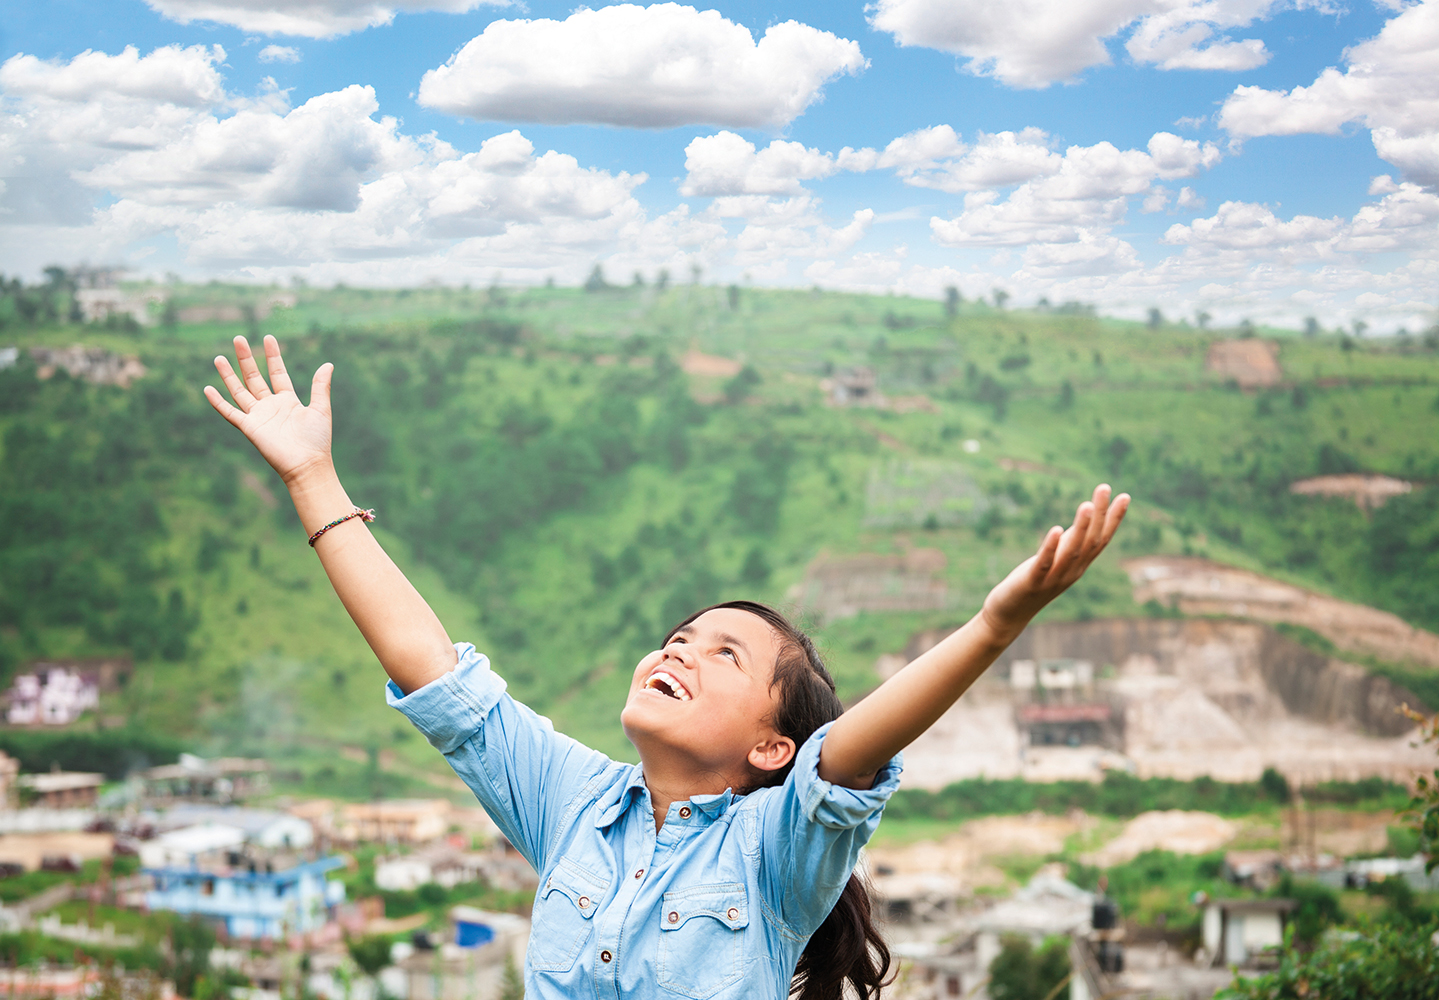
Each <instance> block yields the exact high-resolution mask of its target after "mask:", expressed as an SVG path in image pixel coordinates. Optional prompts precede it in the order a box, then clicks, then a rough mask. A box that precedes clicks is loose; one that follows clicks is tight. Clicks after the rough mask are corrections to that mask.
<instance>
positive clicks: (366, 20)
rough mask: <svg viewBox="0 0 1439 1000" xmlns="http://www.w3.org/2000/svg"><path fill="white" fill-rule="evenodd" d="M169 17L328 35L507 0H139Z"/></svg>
mask: <svg viewBox="0 0 1439 1000" xmlns="http://www.w3.org/2000/svg"><path fill="white" fill-rule="evenodd" d="M145 2H146V3H147V4H149V5H150V8H151V9H152V10H154V11H157V12H158V13H160V14H163V15H164V16H165V17H168V18H169V19H170V20H172V21H179V22H180V23H181V24H189V23H190V22H192V21H213V22H215V23H216V24H229V25H233V26H235V27H237V28H239V29H240V30H242V31H253V32H256V33H258V34H262V35H299V36H302V37H304V38H333V37H334V36H336V35H345V34H349V33H350V32H352V31H361V30H363V29H365V28H373V27H377V26H379V25H382V24H389V23H390V22H391V21H393V20H394V18H395V14H397V13H400V12H404V13H418V12H420V11H443V12H446V13H450V14H463V13H464V12H465V11H469V10H474V9H475V8H476V7H479V6H482V5H489V6H492V7H507V6H509V0H299V2H290V0H145Z"/></svg>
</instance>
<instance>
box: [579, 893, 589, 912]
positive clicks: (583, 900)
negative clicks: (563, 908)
mask: <svg viewBox="0 0 1439 1000" xmlns="http://www.w3.org/2000/svg"><path fill="white" fill-rule="evenodd" d="M589 908H590V897H588V896H581V897H580V909H582V910H588V909H589Z"/></svg>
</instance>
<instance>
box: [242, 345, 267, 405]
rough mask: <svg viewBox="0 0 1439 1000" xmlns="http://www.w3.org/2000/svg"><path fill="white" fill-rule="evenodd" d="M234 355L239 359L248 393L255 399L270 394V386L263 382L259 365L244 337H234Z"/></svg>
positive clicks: (263, 378)
mask: <svg viewBox="0 0 1439 1000" xmlns="http://www.w3.org/2000/svg"><path fill="white" fill-rule="evenodd" d="M235 357H236V358H238V359H239V361H240V375H241V376H242V377H243V378H244V380H245V388H247V389H249V390H250V395H252V396H254V397H255V398H256V399H264V398H265V397H266V396H268V395H270V387H269V386H268V385H266V384H265V376H263V375H261V374H260V366H259V364H258V363H256V361H255V354H254V352H253V351H251V350H250V342H249V341H248V340H246V339H245V338H244V337H236V338H235Z"/></svg>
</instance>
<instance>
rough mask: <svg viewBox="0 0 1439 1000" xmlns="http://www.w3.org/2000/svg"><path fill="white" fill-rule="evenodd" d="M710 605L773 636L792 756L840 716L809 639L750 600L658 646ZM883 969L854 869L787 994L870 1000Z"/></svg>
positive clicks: (886, 971)
mask: <svg viewBox="0 0 1439 1000" xmlns="http://www.w3.org/2000/svg"><path fill="white" fill-rule="evenodd" d="M717 608H733V609H735V610H738V611H748V612H749V613H750V614H752V615H755V616H756V617H758V618H761V619H763V620H764V621H765V623H766V624H768V625H769V626H770V628H772V629H774V631H775V634H776V635H778V636H779V638H780V651H779V657H778V659H777V660H776V661H775V666H774V679H773V680H772V681H771V686H772V687H778V688H779V698H778V703H779V704H778V707H777V708H776V709H775V716H774V718H773V719H772V720H771V724H772V725H773V726H774V728H775V730H776V731H777V732H778V733H780V734H781V735H783V736H787V737H789V738H790V739H792V740H794V745H795V749H796V751H798V749H799V748H800V747H801V746H803V745H804V743H805V741H806V740H808V739H809V738H810V737H811V736H813V735H814V732H815V730H817V729H819V727H820V726H822V725H824V724H825V723H826V722H833V721H834V720H835V719H838V718H839V717H840V715H841V714H842V713H843V712H844V706H843V705H841V704H840V701H839V696H838V695H836V694H835V690H834V678H833V677H831V676H830V675H829V671H828V670H826V669H825V666H824V661H823V660H821V659H820V656H819V651H818V650H816V649H815V648H814V643H813V642H812V641H811V640H810V638H809V636H807V635H805V634H804V633H803V632H801V631H800V630H799V629H797V628H795V627H794V626H793V625H792V624H790V622H789V619H787V618H785V616H784V615H782V614H780V613H779V612H778V611H776V610H774V609H773V608H771V607H769V606H768V605H764V604H759V603H757V602H755V601H726V602H725V603H723V604H716V605H714V606H713V607H709V608H704V609H703V610H701V611H696V612H695V613H694V614H692V615H690V616H689V617H688V618H686V619H685V620H684V621H682V622H680V623H679V624H678V625H676V626H675V627H674V628H672V629H670V634H669V635H668V636H666V637H665V642H666V643H668V642H669V640H670V638H671V637H673V636H674V634H675V633H676V632H678V631H679V630H680V629H682V628H684V627H685V626H686V625H688V624H690V622H692V621H694V620H695V619H696V618H698V617H699V616H700V615H702V614H704V613H705V612H706V611H713V610H715V609H717ZM793 769H794V760H793V759H791V760H790V762H789V763H788V764H786V765H785V766H784V767H782V768H779V769H778V770H775V771H759V770H756V771H755V784H754V786H753V787H752V788H751V789H750V790H753V789H755V788H764V787H769V786H774V785H782V784H784V781H785V779H786V778H788V777H789V773H790V771H791V770H793ZM890 969H891V963H890V954H889V948H888V947H887V946H886V945H885V943H884V938H883V937H882V936H881V935H880V933H879V929H878V928H877V927H875V925H874V920H873V912H872V907H871V904H870V894H869V886H868V884H867V882H866V880H865V879H864V878H863V876H861V875H860V874H859V873H858V872H855V873H852V874H851V875H850V877H849V881H848V882H846V883H845V886H844V891H843V892H841V893H840V896H839V902H837V903H835V904H834V909H832V910H831V911H830V913H829V916H827V917H825V918H824V923H822V924H820V925H819V929H818V930H816V931H815V932H814V934H812V935H811V936H810V939H809V942H808V943H807V944H806V945H805V948H804V952H803V954H801V955H800V957H799V963H798V964H797V965H796V966H795V970H794V979H793V980H792V981H791V982H790V988H789V993H790V996H791V997H797V998H798V1000H842V998H843V997H844V994H845V984H846V983H848V984H849V985H850V986H851V987H852V989H853V990H854V993H855V995H857V996H858V997H860V998H862V1000H870V998H871V997H878V996H879V994H880V990H881V989H882V988H883V987H885V986H888V985H889V984H890V983H891V982H892V981H893V976H891V975H890ZM896 971H898V970H896Z"/></svg>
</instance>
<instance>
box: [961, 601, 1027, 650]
mask: <svg viewBox="0 0 1439 1000" xmlns="http://www.w3.org/2000/svg"><path fill="white" fill-rule="evenodd" d="M974 620H975V621H976V622H978V623H979V627H980V628H981V629H982V630H983V633H984V637H985V640H986V641H987V642H989V643H990V644H992V645H994V646H997V647H998V648H999V649H1000V650H1004V649H1007V648H1008V647H1009V646H1010V645H1012V644H1013V643H1014V640H1016V639H1018V638H1019V634H1020V633H1021V632H1023V631H1024V630H1025V629H1026V628H1027V627H1028V626H1029V619H1028V618H1026V619H1024V620H1022V621H1013V620H1010V619H1007V618H1005V617H1004V616H1001V615H999V614H996V613H995V611H994V610H993V609H992V608H990V606H989V603H988V602H985V604H984V606H983V607H981V608H980V609H979V614H977V615H975V616H974Z"/></svg>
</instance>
